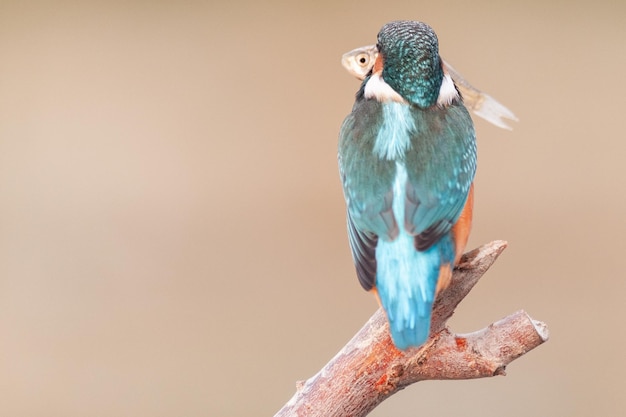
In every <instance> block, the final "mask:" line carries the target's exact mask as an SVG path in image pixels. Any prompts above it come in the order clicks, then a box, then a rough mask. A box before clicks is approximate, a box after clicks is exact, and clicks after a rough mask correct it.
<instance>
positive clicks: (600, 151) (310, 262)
mask: <svg viewBox="0 0 626 417" xmlns="http://www.w3.org/2000/svg"><path fill="white" fill-rule="evenodd" d="M517 3H518V4H515V5H512V3H511V4H509V5H505V3H503V2H493V3H491V2H485V1H474V2H467V1H464V2H458V3H452V2H435V1H430V2H416V1H410V2H399V1H391V0H390V1H384V2H380V1H376V2H375V1H365V0H360V1H356V0H349V1H310V2H282V3H280V2H271V3H263V2H256V1H250V2H246V3H237V2H232V1H230V2H221V3H217V4H216V3H215V2H207V3H200V2H198V3H195V2H171V3H170V2H143V3H142V2H130V3H129V2H102V3H101V4H97V3H91V4H90V5H87V3H86V2H58V3H53V2H44V3H39V4H37V3H31V2H22V1H15V2H10V1H9V2H7V1H0V415H2V416H12V417H17V416H63V417H70V416H81V417H82V416H151V417H152V416H252V415H255V416H256V415H272V414H273V413H274V412H275V411H276V410H278V409H279V408H280V407H281V406H282V404H283V403H284V402H285V401H287V400H288V399H289V398H290V396H291V395H292V394H293V392H294V389H295V381H296V380H298V379H304V378H307V377H309V376H311V375H312V374H314V373H315V372H316V371H317V370H318V369H319V368H320V367H321V366H322V365H323V364H324V363H326V361H327V360H328V359H329V358H330V357H332V356H333V355H334V353H335V352H336V351H337V350H338V349H339V348H340V347H341V346H343V344H344V343H345V342H346V341H347V340H348V339H349V338H350V337H351V336H352V334H353V333H354V332H355V331H356V330H357V329H358V328H359V327H360V326H361V325H362V324H363V323H364V322H365V321H366V319H367V318H368V317H369V316H370V314H371V313H372V312H373V311H374V310H375V308H376V303H375V301H374V299H373V298H372V297H371V296H370V295H368V294H366V293H365V292H363V291H362V290H361V289H360V287H359V285H358V283H357V279H356V276H355V273H354V270H353V266H352V264H351V259H350V254H349V250H348V244H347V238H346V232H345V225H344V202H343V197H342V194H341V189H340V184H339V178H338V174H337V164H336V143H337V134H338V131H339V126H340V124H341V122H342V120H343V118H344V117H345V115H346V114H347V113H348V112H349V110H350V108H351V106H352V102H353V95H354V93H355V91H356V90H357V88H358V83H357V81H356V80H355V79H353V78H351V77H350V76H349V75H347V73H345V72H344V70H343V69H342V68H341V66H340V63H339V59H340V56H341V54H342V53H343V52H345V51H347V50H349V49H352V48H354V47H357V46H361V45H365V44H371V43H374V41H375V37H376V34H377V32H378V30H379V28H380V26H382V25H383V24H384V23H386V22H387V21H389V20H393V19H398V18H405V19H419V20H423V21H426V22H428V23H430V24H431V25H432V26H433V27H434V28H435V30H436V31H437V33H438V34H439V39H440V45H441V51H442V55H443V56H444V57H446V58H447V59H448V61H449V62H451V63H452V64H453V65H454V66H455V67H456V68H457V69H458V70H459V71H460V72H461V73H462V74H464V75H465V77H466V78H467V79H468V80H469V81H471V82H472V83H473V84H474V85H475V86H477V87H479V88H481V89H483V90H484V91H487V92H488V93H490V94H491V95H492V96H494V97H496V98H497V99H498V100H500V101H501V102H503V103H505V104H506V105H507V106H508V107H509V108H511V109H512V110H513V111H514V112H515V113H516V114H517V115H518V116H519V118H520V119H521V122H520V123H519V124H516V125H515V130H514V131H513V132H507V131H504V130H500V129H497V128H495V127H493V126H491V125H488V124H487V123H486V122H484V121H481V120H478V121H477V122H476V128H477V132H478V135H479V153H480V155H479V173H478V177H477V181H476V184H477V189H476V193H477V194H476V200H477V202H476V210H475V224H474V232H473V235H472V238H471V241H470V246H471V247H473V246H477V245H479V244H481V243H484V242H487V241H490V240H493V239H506V240H508V241H509V242H510V247H509V249H507V251H506V252H505V253H504V254H503V256H502V257H501V258H500V260H499V261H498V263H497V265H496V266H495V267H494V268H493V269H492V270H491V271H490V272H489V273H488V274H487V275H486V276H485V278H484V279H483V280H482V281H481V282H480V284H479V285H478V287H477V288H476V289H475V290H474V291H473V292H472V293H471V295H470V296H469V297H468V298H467V299H466V300H465V301H464V303H463V304H462V306H461V307H460V308H459V309H458V311H457V314H456V316H455V317H454V319H453V321H452V326H453V329H454V330H456V331H460V332H467V331H472V330H476V329H478V328H481V327H483V326H485V325H487V324H489V323H490V322H491V321H493V320H496V319H499V318H501V317H503V316H505V315H507V314H509V313H511V312H513V311H516V310H517V309H520V308H524V309H526V310H527V311H528V312H529V313H530V314H531V315H532V316H533V317H535V318H537V319H541V320H544V321H546V322H547V323H548V324H549V325H550V329H551V332H552V338H551V340H550V342H549V343H548V344H546V345H544V346H542V347H540V348H539V349H537V350H536V351H533V352H531V353H530V354H528V355H527V356H525V357H523V358H522V359H520V360H518V361H516V362H514V363H513V364H512V365H511V366H510V367H509V368H508V376H506V377H499V378H491V379H487V380H480V381H460V382H428V383H421V384H418V385H414V386H412V387H410V388H408V389H406V390H405V391H403V392H401V393H400V394H398V395H396V396H394V397H392V398H391V399H389V400H388V401H386V402H385V403H384V404H383V405H381V406H380V407H379V408H378V409H377V410H376V411H375V412H373V413H372V415H373V416H388V415H389V416H391V415H393V416H398V417H401V416H415V415H432V416H438V415H465V416H481V417H488V416H501V415H507V416H581V417H582V416H591V415H598V416H618V415H623V414H622V413H623V410H624V409H625V408H626V400H625V398H626V396H625V395H624V381H623V373H624V372H625V371H626V369H625V368H626V366H625V363H626V361H625V360H624V354H623V350H624V344H625V343H626V337H625V333H624V330H623V323H624V320H623V319H624V307H625V305H626V296H625V291H626V288H625V287H626V285H625V280H624V272H623V271H624V268H623V264H622V262H624V259H625V255H624V249H625V244H624V240H623V237H624V235H625V234H626V222H625V221H624V217H623V215H624V212H625V210H626V197H625V190H624V188H625V185H626V181H625V174H626V168H625V166H626V163H625V161H624V152H625V150H626V145H625V137H624V131H625V128H624V121H625V120H626V117H625V112H624V109H625V105H624V96H625V93H626V89H625V88H624V83H623V78H624V73H625V71H626V6H624V5H623V4H622V5H618V2H617V1H614V2H609V1H595V2H587V3H584V2H544V1H536V2H517Z"/></svg>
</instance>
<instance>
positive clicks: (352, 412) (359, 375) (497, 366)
mask: <svg viewBox="0 0 626 417" xmlns="http://www.w3.org/2000/svg"><path fill="white" fill-rule="evenodd" d="M506 245H507V244H506V242H504V241H495V242H491V243H489V244H486V245H484V246H482V247H480V248H478V249H475V250H473V251H471V252H468V253H466V254H465V255H464V256H463V258H462V260H461V262H460V264H459V266H458V267H457V268H456V269H455V270H454V274H453V277H452V281H451V283H450V286H449V287H448V288H447V289H446V290H445V291H443V292H442V293H441V294H440V296H439V297H438V299H437V301H436V302H435V305H434V307H433V319H432V325H431V327H432V329H431V335H430V338H429V339H428V341H427V342H426V343H425V344H424V345H423V346H420V347H419V348H414V349H409V350H407V351H404V352H403V351H400V350H398V349H396V348H395V346H394V345H393V342H392V341H391V338H390V336H389V327H388V324H387V319H386V317H385V314H384V312H383V311H382V310H381V309H379V310H378V311H376V313H374V315H373V316H372V317H371V318H370V319H369V320H368V322H367V323H365V325H364V326H363V328H361V330H359V332H358V333H357V334H356V335H355V336H354V337H353V338H352V340H350V341H349V342H348V344H347V345H346V346H344V347H343V349H341V351H340V352H339V353H337V355H336V356H335V357H334V358H333V359H331V361H330V362H329V363H328V364H327V365H326V366H325V367H324V368H323V369H322V370H321V371H319V372H318V373H317V374H316V375H315V376H313V377H311V378H310V379H308V380H307V381H300V382H298V383H297V391H296V393H295V394H294V396H293V397H292V398H291V399H290V400H289V402H287V404H285V406H284V407H283V408H282V409H281V410H279V411H278V413H277V414H276V417H282V416H302V417H303V416H325V417H333V416H335V417H339V416H350V417H358V416H365V415H366V414H368V413H369V412H370V411H372V410H373V409H374V408H375V407H376V406H377V405H378V404H380V403H381V402H382V401H383V400H385V399H386V398H388V397H389V396H391V395H393V394H394V393H396V392H398V391H399V390H401V389H403V388H405V387H406V386H408V385H410V384H412V383H414V382H418V381H423V380H432V379H472V378H482V377H489V376H495V375H504V374H505V372H504V370H505V368H506V366H507V365H508V364H509V363H511V362H512V361H513V360H515V359H517V358H519V357H520V356H522V355H523V354H525V353H526V352H528V351H530V350H532V349H533V348H535V347H537V346H539V345H540V344H542V343H543V342H545V341H547V340H548V328H547V327H546V325H545V324H544V323H541V322H538V321H535V320H533V319H531V318H530V317H529V316H528V315H527V314H526V313H525V312H524V311H518V312H516V313H513V314H511V315H510V316H508V317H505V318H504V319H502V320H499V321H497V322H495V323H493V324H491V325H489V326H488V327H486V328H484V329H482V330H479V331H477V332H474V333H469V334H464V335H461V334H458V335H455V334H453V333H451V332H450V331H449V330H448V329H447V327H446V322H447V321H448V319H449V318H450V317H451V316H452V314H453V313H454V309H455V308H456V306H457V305H458V304H459V303H460V302H461V300H462V299H463V298H464V297H465V296H466V295H467V294H468V293H469V292H470V290H471V289H472V287H473V286H474V285H475V284H476V283H477V282H478V280H479V279H480V277H481V276H482V275H483V274H484V273H485V272H486V271H487V269H489V267H490V266H491V265H492V264H493V263H494V262H495V260H496V259H497V258H498V256H499V255H500V253H502V251H503V250H504V249H505V248H506Z"/></svg>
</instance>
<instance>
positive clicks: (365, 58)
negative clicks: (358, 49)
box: [356, 52, 370, 67]
mask: <svg viewBox="0 0 626 417" xmlns="http://www.w3.org/2000/svg"><path fill="white" fill-rule="evenodd" d="M356 62H358V63H359V65H361V66H363V67H365V66H367V65H368V64H369V62H370V56H369V54H366V53H364V52H362V53H360V54H358V55H357V56H356Z"/></svg>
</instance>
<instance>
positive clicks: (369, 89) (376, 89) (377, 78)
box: [364, 72, 406, 104]
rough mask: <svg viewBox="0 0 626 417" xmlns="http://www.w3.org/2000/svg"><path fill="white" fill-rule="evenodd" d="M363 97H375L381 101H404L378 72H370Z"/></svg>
mask: <svg viewBox="0 0 626 417" xmlns="http://www.w3.org/2000/svg"><path fill="white" fill-rule="evenodd" d="M364 93H365V98H375V99H376V100H378V101H380V102H381V103H385V102H388V101H395V102H397V103H405V104H406V100H405V99H403V98H402V96H400V94H398V93H397V92H396V90H394V89H393V88H391V86H390V85H389V84H387V83H386V82H385V80H383V77H382V76H381V74H380V72H377V73H374V74H372V76H371V77H370V79H369V80H367V84H365V92H364Z"/></svg>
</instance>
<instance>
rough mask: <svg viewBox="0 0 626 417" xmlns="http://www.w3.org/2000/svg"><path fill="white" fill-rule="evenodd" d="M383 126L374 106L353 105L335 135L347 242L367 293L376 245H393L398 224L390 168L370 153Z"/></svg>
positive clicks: (372, 102)
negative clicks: (344, 200) (383, 243)
mask: <svg viewBox="0 0 626 417" xmlns="http://www.w3.org/2000/svg"><path fill="white" fill-rule="evenodd" d="M381 120H382V112H381V110H380V104H378V103H377V102H376V101H375V100H361V101H359V100H357V103H356V104H355V107H354V109H353V112H352V113H351V114H350V115H348V117H347V118H346V120H345V121H344V123H343V125H342V127H341V131H340V134H339V148H340V152H339V154H340V158H339V170H340V174H341V180H342V184H343V191H344V196H345V198H346V203H347V210H348V236H349V238H350V248H351V249H352V257H353V260H354V264H355V265H356V269H357V272H358V275H359V281H360V282H361V285H362V286H363V288H365V289H366V290H370V289H372V287H373V286H374V284H375V282H376V258H375V249H376V245H377V242H378V239H379V238H380V239H384V240H393V239H395V237H396V236H397V235H398V231H399V228H398V223H397V221H396V219H395V218H394V215H393V210H392V202H393V180H394V175H395V163H394V162H393V161H386V160H381V159H380V158H379V157H378V156H377V155H375V154H374V153H373V152H372V149H373V147H374V145H373V144H374V141H375V140H376V135H377V134H378V130H379V126H380V123H381Z"/></svg>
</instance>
